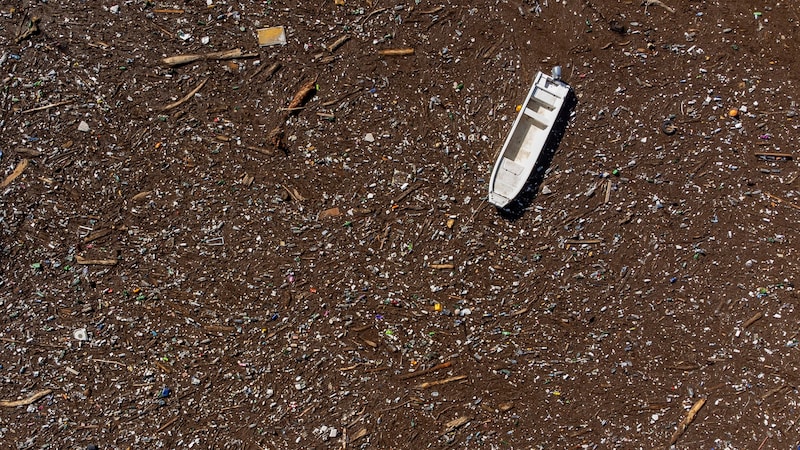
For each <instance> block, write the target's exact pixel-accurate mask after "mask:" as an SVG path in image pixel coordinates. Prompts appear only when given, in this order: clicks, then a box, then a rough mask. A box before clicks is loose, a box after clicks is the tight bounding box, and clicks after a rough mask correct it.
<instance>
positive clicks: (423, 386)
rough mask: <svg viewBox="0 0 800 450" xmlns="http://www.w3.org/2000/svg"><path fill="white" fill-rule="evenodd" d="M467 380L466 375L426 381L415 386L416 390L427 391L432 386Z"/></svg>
mask: <svg viewBox="0 0 800 450" xmlns="http://www.w3.org/2000/svg"><path fill="white" fill-rule="evenodd" d="M466 378H467V376H466V375H456V376H454V377H450V378H445V379H444V380H437V381H428V382H425V383H422V384H418V385H417V389H427V388H429V387H433V386H439V385H442V384H447V383H452V382H453V381H461V380H465V379H466Z"/></svg>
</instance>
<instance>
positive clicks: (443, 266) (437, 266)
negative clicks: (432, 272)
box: [430, 264, 455, 269]
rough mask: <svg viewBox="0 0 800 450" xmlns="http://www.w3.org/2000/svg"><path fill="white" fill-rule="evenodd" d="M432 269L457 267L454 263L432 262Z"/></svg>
mask: <svg viewBox="0 0 800 450" xmlns="http://www.w3.org/2000/svg"><path fill="white" fill-rule="evenodd" d="M430 267H431V269H452V268H454V267H455V265H453V264H431V265H430Z"/></svg>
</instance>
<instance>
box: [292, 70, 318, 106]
mask: <svg viewBox="0 0 800 450" xmlns="http://www.w3.org/2000/svg"><path fill="white" fill-rule="evenodd" d="M316 93H317V77H314V79H313V80H311V81H309V82H307V83H306V84H304V85H303V86H302V87H300V90H299V91H297V93H296V94H294V98H292V101H291V102H289V106H287V107H286V111H296V110H300V109H302V107H303V105H305V103H306V102H307V101H308V100H310V99H311V97H313V96H314V94H316Z"/></svg>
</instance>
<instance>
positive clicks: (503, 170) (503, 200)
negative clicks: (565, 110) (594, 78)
mask: <svg viewBox="0 0 800 450" xmlns="http://www.w3.org/2000/svg"><path fill="white" fill-rule="evenodd" d="M560 72H561V69H560V68H558V67H557V68H555V69H553V76H552V77H551V76H548V75H545V74H543V73H542V72H539V73H538V74H537V75H536V79H535V80H534V81H533V86H531V90H530V91H529V92H528V96H527V97H526V98H525V101H524V102H523V103H522V107H521V108H520V111H519V114H518V115H517V118H516V120H514V126H513V127H512V128H511V132H510V133H509V134H508V138H506V142H505V144H504V145H503V150H502V151H501V152H500V156H498V158H497V162H496V163H495V165H494V169H493V170H492V177H491V180H490V181H489V202H490V203H492V204H494V205H496V206H498V207H501V208H503V207H505V206H507V205H508V204H509V203H511V201H512V200H514V198H515V197H516V196H517V195H518V194H519V193H520V192H521V191H522V189H523V188H524V187H525V183H526V182H527V181H528V177H530V175H531V172H533V168H534V167H535V166H536V161H537V160H538V159H539V155H540V154H541V153H542V150H543V149H544V146H545V143H546V142H547V138H548V137H549V136H550V133H551V132H552V131H553V126H554V125H555V123H556V119H557V118H558V115H559V113H560V112H561V108H562V107H563V106H564V101H565V100H566V98H567V96H568V95H569V90H570V88H569V85H568V84H566V83H564V82H563V81H561V79H560Z"/></svg>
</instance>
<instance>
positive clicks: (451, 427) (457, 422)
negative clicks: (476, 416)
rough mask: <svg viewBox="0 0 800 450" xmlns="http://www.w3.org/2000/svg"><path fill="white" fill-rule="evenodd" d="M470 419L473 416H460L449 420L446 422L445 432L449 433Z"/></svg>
mask: <svg viewBox="0 0 800 450" xmlns="http://www.w3.org/2000/svg"><path fill="white" fill-rule="evenodd" d="M470 419H471V417H469V416H461V417H458V418H456V419H453V420H451V421H449V422H447V423H446V424H445V429H444V432H445V433H449V432H451V431H453V430H455V429H456V428H458V427H460V426H462V425H464V424H465V423H467V422H469V421H470Z"/></svg>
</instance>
